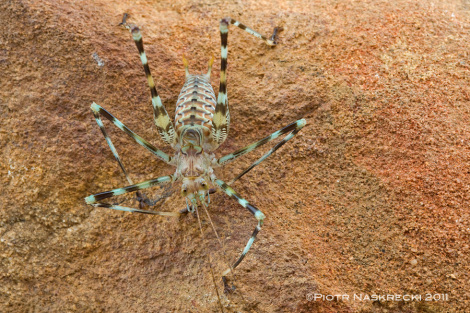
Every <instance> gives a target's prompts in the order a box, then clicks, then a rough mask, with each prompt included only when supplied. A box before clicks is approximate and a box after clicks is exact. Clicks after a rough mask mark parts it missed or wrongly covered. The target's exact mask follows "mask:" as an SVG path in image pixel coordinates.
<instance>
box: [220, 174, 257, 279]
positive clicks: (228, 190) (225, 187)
mask: <svg viewBox="0 0 470 313" xmlns="http://www.w3.org/2000/svg"><path fill="white" fill-rule="evenodd" d="M215 183H216V184H217V185H218V186H219V187H220V188H221V189H222V190H223V191H224V192H225V193H226V194H227V195H229V196H230V197H231V198H233V199H235V200H237V201H238V203H239V204H240V205H241V206H243V207H244V208H246V209H247V210H248V211H250V212H251V214H253V215H254V216H255V218H256V219H257V220H258V225H256V228H255V230H254V231H253V234H252V235H251V237H250V240H248V243H247V244H246V246H245V249H243V252H242V254H241V255H240V257H239V258H238V260H237V261H236V262H235V263H234V264H233V266H232V267H231V268H228V269H227V270H225V271H224V272H223V273H222V279H223V280H224V284H225V287H226V288H227V284H226V278H225V276H227V275H228V273H230V272H231V271H232V269H235V268H236V267H237V266H238V264H240V263H241V261H242V260H243V258H244V257H245V255H246V254H247V253H248V251H249V250H250V247H251V245H252V244H253V242H254V241H255V238H256V235H257V234H258V232H259V231H260V230H261V226H262V225H263V220H264V218H265V215H264V214H263V212H261V211H260V210H258V209H257V208H256V207H254V206H253V205H251V204H250V203H248V201H246V200H245V199H243V198H242V197H241V196H240V195H239V194H238V193H237V192H236V191H235V190H233V189H232V188H231V187H230V186H229V185H227V184H226V183H225V182H223V181H222V180H220V179H217V180H216V181H215Z"/></svg>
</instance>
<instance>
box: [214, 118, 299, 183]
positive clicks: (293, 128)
mask: <svg viewBox="0 0 470 313" xmlns="http://www.w3.org/2000/svg"><path fill="white" fill-rule="evenodd" d="M306 123H307V122H306V121H305V119H301V120H298V121H296V122H294V123H291V124H289V125H287V126H286V127H284V128H282V129H280V130H278V131H277V132H274V133H272V134H271V135H269V136H267V137H265V138H263V139H261V140H259V141H257V142H255V143H252V144H250V145H248V146H246V147H245V148H242V149H240V150H237V151H235V152H233V153H230V154H228V155H226V156H223V157H221V158H220V159H219V160H217V163H218V164H220V165H221V166H223V165H225V164H228V163H230V162H232V161H233V160H235V159H236V158H238V157H240V156H242V155H244V154H247V153H249V152H251V151H253V150H255V149H256V148H258V147H261V146H262V145H264V144H266V143H268V142H270V141H272V140H274V139H276V138H278V137H279V136H282V135H284V134H287V133H289V132H290V133H289V134H288V135H287V136H286V137H284V139H282V140H281V141H280V142H278V143H277V144H276V145H275V146H274V147H272V148H271V149H270V150H269V151H268V152H266V153H265V154H264V155H263V156H262V157H260V158H259V159H258V160H256V161H255V162H254V163H253V164H251V165H250V166H249V167H248V168H247V169H245V170H244V171H243V172H242V173H241V174H239V175H238V176H237V177H235V178H234V179H232V180H231V181H230V182H229V185H231V184H233V182H235V181H236V180H238V179H239V178H240V177H242V176H243V175H245V174H246V173H248V172H249V171H250V170H252V169H253V168H254V167H255V166H257V165H258V164H260V163H261V162H263V161H264V160H265V159H266V158H268V157H269V156H270V155H271V154H273V153H274V152H275V151H276V150H277V149H279V148H280V147H282V146H283V145H284V144H285V143H286V142H287V141H289V140H290V139H292V137H294V136H295V135H296V134H297V133H298V132H299V131H300V130H301V129H302V128H303V127H304V126H305V124H306Z"/></svg>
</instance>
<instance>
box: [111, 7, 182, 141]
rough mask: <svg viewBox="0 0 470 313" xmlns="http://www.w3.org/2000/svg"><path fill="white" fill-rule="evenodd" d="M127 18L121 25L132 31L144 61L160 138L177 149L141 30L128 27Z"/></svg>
mask: <svg viewBox="0 0 470 313" xmlns="http://www.w3.org/2000/svg"><path fill="white" fill-rule="evenodd" d="M126 18H127V16H126V15H125V16H124V18H123V22H122V23H121V24H120V25H124V26H125V27H126V28H129V29H130V31H131V34H132V39H134V42H135V45H136V46H137V50H138V51H139V56H140V60H141V61H142V65H143V66H144V71H145V76H146V77H147V83H148V86H149V88H150V93H151V96H152V106H153V117H154V121H155V125H156V126H157V130H158V133H159V134H160V137H161V138H162V139H163V141H165V142H166V143H168V144H169V145H170V146H172V147H175V144H176V134H175V129H174V127H173V123H172V122H171V120H170V117H169V116H168V113H167V111H166V109H165V107H164V106H163V104H162V100H161V99H160V96H159V95H158V92H157V89H156V88H155V81H154V80H153V77H152V74H151V73H150V67H149V65H148V61H147V55H146V54H145V51H144V42H143V40H142V34H141V33H140V30H139V28H138V27H137V26H135V25H131V26H128V25H127V23H126Z"/></svg>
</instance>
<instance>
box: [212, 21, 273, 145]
mask: <svg viewBox="0 0 470 313" xmlns="http://www.w3.org/2000/svg"><path fill="white" fill-rule="evenodd" d="M229 24H233V25H235V26H237V27H239V28H241V29H243V30H245V31H246V32H247V33H249V34H251V35H253V36H255V37H258V38H260V39H262V40H263V41H264V42H265V43H266V44H267V45H269V46H274V45H275V44H276V43H275V41H274V37H275V35H276V33H277V32H278V30H279V28H275V29H274V34H273V36H272V37H271V38H270V39H268V38H266V37H265V36H263V35H261V34H260V33H258V32H256V31H254V30H253V29H251V28H249V27H246V26H245V25H243V24H241V23H240V22H238V21H236V20H234V19H232V18H230V17H226V18H223V19H222V20H221V21H220V39H221V49H220V50H221V51H220V54H221V65H220V86H219V94H218V96H217V105H216V106H215V112H214V117H213V119H212V129H211V136H212V140H213V141H214V142H215V143H216V144H217V145H221V144H222V143H223V142H224V141H225V139H227V136H228V131H229V128H230V111H229V107H228V97H227V55H228V50H227V40H228V26H229Z"/></svg>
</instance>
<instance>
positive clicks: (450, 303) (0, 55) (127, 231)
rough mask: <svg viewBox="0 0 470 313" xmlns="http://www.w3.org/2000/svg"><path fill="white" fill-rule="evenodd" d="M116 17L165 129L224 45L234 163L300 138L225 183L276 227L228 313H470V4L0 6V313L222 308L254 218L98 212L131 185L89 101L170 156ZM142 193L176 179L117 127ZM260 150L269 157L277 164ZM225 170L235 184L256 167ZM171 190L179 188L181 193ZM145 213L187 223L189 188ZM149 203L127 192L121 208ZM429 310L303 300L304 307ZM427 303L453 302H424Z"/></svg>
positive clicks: (240, 278)
mask: <svg viewBox="0 0 470 313" xmlns="http://www.w3.org/2000/svg"><path fill="white" fill-rule="evenodd" d="M124 12H127V13H129V14H130V19H129V22H131V23H135V24H138V25H139V26H140V27H141V31H142V35H143V37H144V43H145V47H146V52H147V56H148V59H149V64H150V67H151V69H152V73H153V75H154V78H155V81H156V86H157V89H158V90H159V92H160V94H161V97H162V101H163V103H164V105H165V106H166V107H167V110H168V112H169V114H170V115H171V116H172V117H173V116H174V110H175V103H176V99H177V97H178V94H179V91H180V88H181V86H182V85H183V82H184V70H183V66H182V60H181V58H182V56H183V54H184V55H185V56H186V58H187V59H188V60H189V64H190V71H192V72H196V73H197V72H203V71H206V69H207V62H208V60H209V59H210V57H211V56H212V55H214V56H216V62H215V64H214V70H213V77H212V84H213V86H214V89H215V90H216V91H217V89H218V79H219V68H220V58H219V55H220V36H219V31H218V21H219V19H220V18H222V17H224V16H231V17H232V18H235V19H238V20H240V21H241V22H243V23H245V24H246V25H248V26H251V27H253V28H254V29H256V30H258V31H259V32H261V33H263V34H270V33H271V32H272V29H273V28H274V27H275V26H282V27H283V28H284V31H283V32H281V33H280V37H279V45H278V46H276V47H275V48H270V47H267V46H266V45H264V44H263V43H262V42H261V41H260V40H257V39H256V38H253V37H252V36H250V35H248V34H247V33H245V32H243V31H241V30H240V29H238V28H236V27H231V28H230V32H229V58H228V64H229V65H228V93H229V99H230V110H231V117H232V123H231V129H230V134H229V138H228V140H227V141H226V142H225V143H224V145H223V146H222V147H220V149H219V150H218V151H217V156H223V155H225V154H227V153H230V152H232V151H234V150H236V149H238V148H241V147H244V146H245V145H247V144H249V143H251V142H253V141H255V140H257V139H260V138H262V137H264V136H267V135H268V134H270V133H272V132H274V131H276V130H278V129H280V128H281V127H283V126H285V125H287V124H289V123H290V122H293V121H295V120H297V119H299V118H302V117H304V118H306V119H307V120H308V124H307V126H306V127H305V128H304V129H303V130H302V131H301V132H300V133H299V135H298V136H296V137H294V138H293V139H292V140H291V141H290V142H288V143H287V144H286V145H285V146H284V147H282V148H281V149H280V150H279V151H278V152H277V153H276V154H275V155H273V156H272V157H270V158H269V159H267V160H266V161H265V162H263V163H262V164H261V165H260V166H258V167H257V168H256V169H254V170H253V171H252V172H250V173H249V174H247V175H246V176H245V177H243V178H242V179H241V180H240V181H237V182H236V183H235V184H234V186H233V187H234V188H235V189H236V190H237V191H238V192H239V193H240V194H242V195H243V196H244V197H245V198H246V199H247V200H249V201H250V202H252V203H253V204H255V205H256V206H257V207H258V208H260V209H261V210H262V211H263V212H264V213H265V214H266V216H267V218H266V220H265V224H264V227H263V229H262V231H261V232H260V234H259V235H258V239H257V240H256V242H255V244H254V245H253V247H252V249H251V251H250V252H249V254H248V255H247V257H246V258H245V260H244V261H243V262H242V264H241V265H240V266H239V268H238V269H237V270H236V272H235V274H236V276H235V278H232V280H231V282H232V283H233V284H234V285H235V286H236V290H235V292H234V293H233V294H228V295H225V294H221V303H222V305H223V307H224V311H225V312H469V311H470V274H469V270H470V247H469V244H470V240H469V239H470V212H469V208H470V122H469V121H470V86H469V78H470V74H469V73H470V71H469V70H470V59H469V46H470V37H469V31H470V2H469V1H468V0H461V1H450V0H449V1H439V0H438V1H432V2H431V1H424V0H418V1H402V0H397V1H381V0H378V1H346V0H337V1H321V0H311V1H309V0H298V1H284V0H281V1H263V0H262V1H253V0H247V1H208V0H206V1H187V0H175V1H167V0H163V1H150V0H141V1H129V0H124V1H106V0H94V1H86V0H3V1H0V72H1V76H0V182H1V185H0V188H1V189H0V197H1V198H0V311H1V312H218V311H220V308H219V304H218V300H217V295H216V289H215V286H214V282H213V280H212V275H211V270H210V266H209V262H208V257H209V256H210V257H211V259H212V262H211V263H212V268H213V272H214V277H215V285H216V286H217V288H218V290H219V292H220V293H222V282H221V281H220V273H221V271H222V270H224V269H225V268H226V260H228V261H229V262H233V261H234V260H235V259H236V258H237V256H238V255H239V253H240V252H241V250H242V249H243V247H244V245H245V243H246V241H247V240H248V238H249V237H250V235H251V232H252V231H253V228H254V226H255V225H256V221H255V219H254V218H253V217H252V216H251V215H250V213H249V212H247V211H246V210H245V209H243V208H242V207H241V206H239V205H238V204H237V203H236V202H235V201H233V200H231V199H229V198H228V197H227V196H225V195H223V194H222V193H220V192H218V193H216V194H214V195H213V196H212V199H211V200H212V201H211V205H210V209H209V212H210V215H211V217H212V219H213V222H214V224H215V225H216V228H217V230H218V234H219V236H220V238H221V243H219V242H218V240H217V238H216V237H215V235H214V233H213V232H212V230H211V227H210V223H209V222H208V221H207V217H206V214H205V212H204V211H201V218H202V219H203V230H204V238H202V237H201V233H200V230H199V226H198V222H197V218H196V217H195V216H193V215H187V216H184V217H182V218H179V219H175V218H170V217H159V216H150V215H143V214H131V213H124V212H118V211H113V210H109V209H103V208H93V207H91V206H87V205H86V204H85V202H84V197H86V196H88V195H90V194H93V193H97V192H101V191H106V190H110V189H113V188H118V187H122V186H126V185H127V182H126V180H125V178H124V176H123V175H122V173H121V171H120V169H119V167H118V165H117V163H116V162H115V160H114V158H113V156H112V154H111V151H110V149H109V148H108V146H107V144H106V142H105V140H104V138H103V136H102V134H101V132H100V130H99V128H98V126H97V124H96V122H95V120H94V118H93V115H92V112H91V110H90V104H91V103H92V101H95V102H97V103H98V104H100V105H101V106H103V107H104V108H106V109H107V110H109V111H110V112H112V113H113V114H114V115H115V116H116V117H117V118H119V119H120V120H121V121H122V122H123V123H125V124H126V125H127V126H128V127H129V128H131V129H132V130H134V131H135V132H136V133H138V134H139V135H141V136H142V137H144V138H146V139H147V140H149V141H150V142H151V143H152V144H154V145H156V146H158V147H160V148H161V149H162V150H163V151H165V152H167V153H170V154H171V153H172V151H171V148H169V147H167V146H165V145H164V144H163V142H162V141H161V139H160V138H159V137H158V134H157V132H156V128H155V127H154V125H153V117H152V108H151V104H150V96H149V91H148V87H147V85H146V79H145V76H144V74H143V70H142V66H141V63H140V60H139V57H138V54H137V49H136V48H135V45H134V42H133V41H132V38H131V35H130V34H129V32H128V31H127V30H125V29H123V28H122V27H119V26H118V23H119V22H120V21H121V18H122V15H123V13H124ZM105 125H106V127H107V128H108V130H109V133H110V136H111V138H112V139H113V141H114V143H115V145H116V148H117V150H118V151H119V153H120V155H121V157H122V159H123V162H124V164H125V166H126V167H127V169H128V171H129V172H130V175H131V177H132V179H133V180H134V181H136V182H138V181H144V180H147V179H150V178H154V177H158V176H162V175H168V174H171V173H172V172H173V170H174V169H173V168H171V167H169V166H167V165H165V164H164V163H163V162H160V161H158V160H157V159H155V158H154V157H152V155H151V154H150V153H148V152H147V151H146V150H145V149H143V148H142V147H139V146H138V145H136V144H135V143H134V142H132V140H131V139H129V138H128V137H126V136H125V134H124V133H122V132H120V131H119V130H117V128H115V127H113V126H112V125H111V124H110V123H108V122H107V121H105ZM264 151H266V150H264ZM264 151H259V152H254V153H253V154H250V155H249V156H246V157H243V158H241V159H240V160H238V161H237V162H235V163H234V164H231V165H229V166H228V167H227V168H224V169H222V170H219V171H218V172H217V175H218V177H220V178H221V179H224V180H227V181H228V180H230V179H231V178H233V177H234V175H236V174H238V172H240V171H242V170H243V169H244V168H245V167H247V166H248V165H249V164H251V163H252V162H253V161H254V160H256V159H257V157H260V156H261V154H262V152H264ZM172 191H173V193H172ZM169 194H171V195H170V196H167V197H164V198H163V199H162V200H161V201H159V202H158V203H157V204H156V205H155V207H154V208H153V209H154V210H162V211H179V210H181V209H182V208H183V207H184V200H183V199H182V198H181V196H180V194H179V186H174V187H173V188H170V189H165V188H158V187H157V188H154V189H151V190H150V191H146V195H147V196H148V197H150V198H152V199H155V198H158V197H159V196H161V195H169ZM112 201H114V202H115V203H118V202H119V203H121V202H123V203H124V204H126V205H132V206H134V207H135V206H136V205H137V203H136V201H135V199H134V198H133V197H132V196H129V197H125V196H124V197H120V198H118V199H116V200H114V199H113V200H112ZM315 293H316V294H323V295H331V294H340V295H350V297H352V296H353V295H354V294H365V295H373V294H377V295H405V294H409V295H421V296H422V300H421V301H357V300H356V301H354V300H353V299H350V300H339V301H327V300H321V299H320V300H318V301H309V299H307V298H308V297H307V295H313V294H315ZM426 294H431V295H435V294H447V300H443V299H441V300H439V299H438V300H436V301H424V300H425V295H426Z"/></svg>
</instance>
